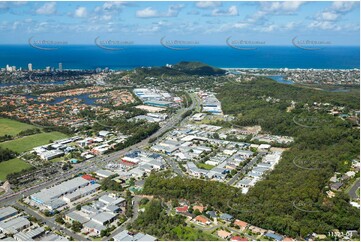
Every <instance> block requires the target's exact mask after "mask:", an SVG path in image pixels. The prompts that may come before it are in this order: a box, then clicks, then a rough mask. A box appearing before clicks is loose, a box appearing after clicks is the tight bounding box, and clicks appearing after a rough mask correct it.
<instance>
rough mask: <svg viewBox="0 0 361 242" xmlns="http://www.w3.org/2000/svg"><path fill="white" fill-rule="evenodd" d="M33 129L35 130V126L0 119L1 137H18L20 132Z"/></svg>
mask: <svg viewBox="0 0 361 242" xmlns="http://www.w3.org/2000/svg"><path fill="white" fill-rule="evenodd" d="M32 128H35V126H33V125H30V124H26V123H21V122H18V121H15V120H11V119H7V118H0V136H4V135H6V134H8V135H17V134H18V133H19V132H20V131H23V130H26V129H32Z"/></svg>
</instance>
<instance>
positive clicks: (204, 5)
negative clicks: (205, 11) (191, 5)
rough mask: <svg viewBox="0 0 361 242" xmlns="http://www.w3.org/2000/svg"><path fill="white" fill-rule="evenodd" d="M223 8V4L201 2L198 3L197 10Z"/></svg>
mask: <svg viewBox="0 0 361 242" xmlns="http://www.w3.org/2000/svg"><path fill="white" fill-rule="evenodd" d="M220 6H222V2H217V1H201V2H196V7H197V8H216V7H220Z"/></svg>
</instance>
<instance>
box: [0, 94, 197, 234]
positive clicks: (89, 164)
mask: <svg viewBox="0 0 361 242" xmlns="http://www.w3.org/2000/svg"><path fill="white" fill-rule="evenodd" d="M190 96H191V98H192V104H191V105H190V106H189V107H186V108H182V109H180V110H178V111H177V113H176V114H175V115H173V116H172V117H171V118H169V119H168V121H167V122H166V123H165V124H164V125H163V126H162V127H161V128H160V129H159V130H158V131H156V132H155V133H154V134H152V135H151V136H149V137H148V138H146V139H143V140H142V141H140V142H138V143H137V144H134V145H132V146H130V147H128V148H126V149H123V150H120V151H116V152H113V153H111V154H108V155H106V156H102V157H94V158H91V159H89V160H87V161H85V162H83V163H80V164H78V165H76V166H75V168H74V169H71V170H70V171H65V172H59V173H58V174H56V175H55V177H53V178H52V179H49V180H48V181H45V182H42V183H40V184H37V185H34V186H32V187H30V188H26V189H23V190H20V191H18V192H15V193H12V194H9V195H6V196H2V197H1V198H0V204H1V205H15V206H16V207H18V208H21V209H23V210H24V211H25V212H27V213H28V214H30V215H32V216H34V217H36V218H37V219H39V220H41V221H44V222H45V223H46V224H47V225H48V226H49V227H51V228H56V229H58V230H59V231H63V232H64V233H66V234H67V235H69V236H71V237H73V238H74V239H75V240H78V241H82V240H85V238H83V237H82V236H80V235H77V234H75V233H73V232H71V231H69V230H67V229H63V228H62V227H61V226H59V225H58V224H56V222H55V221H54V218H45V217H42V216H41V215H40V214H38V213H37V212H35V211H33V210H32V209H30V208H28V207H26V206H24V205H22V204H20V203H19V202H17V201H18V200H19V199H21V198H24V197H27V196H29V195H31V194H33V193H36V192H39V191H40V190H42V189H44V188H46V187H50V186H53V185H55V184H57V183H60V182H62V181H65V180H67V179H69V178H71V177H73V176H74V175H75V174H77V173H79V172H91V171H94V170H95V169H97V167H98V165H102V164H104V163H111V162H114V161H118V160H119V158H120V157H121V156H122V155H124V154H125V153H127V152H129V151H130V150H134V149H140V148H142V147H144V146H145V145H147V144H148V143H149V140H150V139H153V138H158V137H159V136H160V135H163V134H164V133H165V132H166V131H168V130H171V129H172V128H174V127H175V126H176V125H178V124H179V123H180V122H181V121H182V120H183V119H184V117H183V115H184V114H185V113H186V112H187V111H189V110H193V109H194V108H195V107H196V106H197V108H198V107H199V102H198V100H197V98H196V97H194V96H193V95H190ZM167 161H168V163H169V164H170V166H171V167H172V169H173V170H174V171H175V172H176V173H177V174H179V175H183V172H182V171H181V169H180V168H179V166H178V164H177V163H175V161H173V160H171V159H167ZM139 201H140V200H139ZM139 201H137V198H136V197H135V202H134V205H133V206H134V207H133V211H134V215H133V217H132V219H129V220H127V221H126V222H125V223H123V224H122V225H121V226H120V227H119V228H118V229H116V230H115V231H114V232H113V233H112V234H116V233H119V232H121V231H122V230H123V229H124V228H125V226H126V224H128V223H129V222H132V221H134V220H135V219H136V218H137V216H138V207H137V206H138V203H139ZM109 239H110V238H109V237H108V238H105V240H109Z"/></svg>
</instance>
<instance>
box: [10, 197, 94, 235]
mask: <svg viewBox="0 0 361 242" xmlns="http://www.w3.org/2000/svg"><path fill="white" fill-rule="evenodd" d="M15 207H17V208H20V209H23V210H24V211H25V212H26V213H27V214H29V215H31V216H33V217H35V218H37V219H38V220H40V221H43V222H44V223H45V224H46V225H47V226H49V227H50V228H52V229H53V230H54V229H56V230H58V231H62V232H63V233H65V234H67V235H68V236H70V237H73V238H74V239H75V240H76V241H84V240H87V239H86V238H84V237H82V236H80V235H78V234H75V233H73V232H71V231H70V230H68V229H63V228H62V227H61V226H60V225H58V224H57V223H56V222H55V221H52V220H54V218H52V219H50V218H46V217H43V216H41V215H40V214H38V213H37V212H35V211H33V210H32V209H30V208H28V207H27V206H24V205H22V204H20V203H19V202H17V203H16V204H15Z"/></svg>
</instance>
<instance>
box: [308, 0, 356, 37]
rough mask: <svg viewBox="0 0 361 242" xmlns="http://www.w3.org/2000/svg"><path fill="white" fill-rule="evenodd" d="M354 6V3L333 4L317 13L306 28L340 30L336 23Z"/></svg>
mask: <svg viewBox="0 0 361 242" xmlns="http://www.w3.org/2000/svg"><path fill="white" fill-rule="evenodd" d="M356 6H357V5H356V2H333V3H332V5H331V6H330V7H328V8H326V9H324V10H323V11H322V12H320V13H318V14H317V15H316V16H315V18H314V21H313V22H311V23H310V24H309V25H308V27H309V28H311V29H322V30H336V31H337V30H341V29H342V28H341V27H340V25H339V24H337V22H338V21H339V20H340V19H341V18H342V17H343V16H344V15H346V14H347V13H349V12H350V11H352V10H353V9H354V8H355V7H356ZM344 27H346V25H344ZM347 28H349V27H347ZM349 29H350V28H349Z"/></svg>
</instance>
